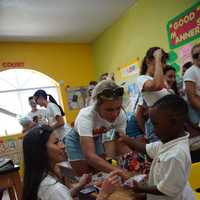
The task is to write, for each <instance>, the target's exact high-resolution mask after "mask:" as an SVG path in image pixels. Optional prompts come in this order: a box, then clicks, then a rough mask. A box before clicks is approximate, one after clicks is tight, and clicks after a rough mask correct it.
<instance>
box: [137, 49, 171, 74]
mask: <svg viewBox="0 0 200 200" xmlns="http://www.w3.org/2000/svg"><path fill="white" fill-rule="evenodd" d="M158 49H160V47H151V48H149V49H148V50H147V52H146V55H145V57H144V58H143V61H142V65H141V70H140V75H144V74H146V72H147V68H148V65H147V60H149V61H152V60H153V59H154V52H155V51H156V50H158ZM162 52H163V55H162V62H166V60H167V59H168V57H169V55H168V54H167V53H166V52H164V51H163V50H162Z"/></svg>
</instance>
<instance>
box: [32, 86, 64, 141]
mask: <svg viewBox="0 0 200 200" xmlns="http://www.w3.org/2000/svg"><path fill="white" fill-rule="evenodd" d="M33 96H34V99H35V101H36V103H37V104H38V105H40V106H44V107H45V108H46V117H47V120H48V125H49V126H51V127H52V128H53V129H56V130H57V132H59V134H60V136H61V138H63V137H64V135H65V132H66V128H65V122H64V118H63V116H64V115H65V113H64V111H63V109H62V107H61V106H60V105H58V103H57V102H56V100H55V99H54V98H53V97H52V96H51V95H50V94H47V93H46V92H45V91H44V90H37V91H36V92H35V94H34V95H33Z"/></svg>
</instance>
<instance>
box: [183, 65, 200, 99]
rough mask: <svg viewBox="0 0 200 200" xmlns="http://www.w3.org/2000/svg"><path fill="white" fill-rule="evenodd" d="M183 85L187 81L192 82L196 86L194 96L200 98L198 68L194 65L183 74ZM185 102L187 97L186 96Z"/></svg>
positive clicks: (199, 71)
mask: <svg viewBox="0 0 200 200" xmlns="http://www.w3.org/2000/svg"><path fill="white" fill-rule="evenodd" d="M183 79H184V83H185V82H187V81H191V82H194V83H195V84H196V94H197V95H198V96H200V67H197V66H196V65H192V67H190V68H189V69H188V70H187V71H186V72H185V74H184V77H183ZM186 101H188V99H187V95H186Z"/></svg>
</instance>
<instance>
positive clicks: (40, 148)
mask: <svg viewBox="0 0 200 200" xmlns="http://www.w3.org/2000/svg"><path fill="white" fill-rule="evenodd" d="M23 152H24V165H25V171H24V184H23V185H24V187H23V200H72V196H75V195H76V194H77V193H78V192H79V190H80V189H81V188H83V187H84V185H86V184H87V183H88V176H86V175H85V176H83V177H82V178H81V179H80V180H79V183H77V185H76V186H75V187H73V188H72V189H70V188H69V187H67V186H66V182H65V181H64V180H62V179H61V176H60V173H57V172H58V170H56V164H57V163H59V162H62V161H64V160H66V157H65V151H64V144H63V142H62V140H60V137H59V134H58V133H57V131H56V130H53V129H52V128H51V127H49V126H46V125H42V126H39V127H35V128H33V129H31V130H30V131H29V133H28V134H27V135H26V136H25V137H24V140H23ZM118 175H120V174H119V172H118V171H115V172H113V173H112V174H110V176H108V178H107V179H106V180H105V181H104V183H103V186H102V190H101V192H100V194H99V195H98V198H97V200H104V199H106V198H107V197H108V196H109V195H110V194H111V193H112V192H113V191H114V189H115V187H116V186H119V176H118Z"/></svg>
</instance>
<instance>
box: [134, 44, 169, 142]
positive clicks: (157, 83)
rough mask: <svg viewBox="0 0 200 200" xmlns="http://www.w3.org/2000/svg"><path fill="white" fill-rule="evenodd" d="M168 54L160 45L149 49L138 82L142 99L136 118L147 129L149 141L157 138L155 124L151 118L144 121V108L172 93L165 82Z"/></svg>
mask: <svg viewBox="0 0 200 200" xmlns="http://www.w3.org/2000/svg"><path fill="white" fill-rule="evenodd" d="M167 58H168V54H167V53H166V52H164V50H162V49H161V48H159V47H152V48H150V49H148V51H147V52H146V55H145V57H144V60H143V62H142V66H141V72H140V76H139V77H138V78H137V81H136V84H137V86H138V88H139V90H140V100H139V103H138V107H137V111H136V119H137V122H138V124H139V125H140V126H141V127H140V128H141V130H145V132H146V134H147V139H148V141H149V142H153V141H155V140H157V137H156V136H155V134H154V133H153V126H152V124H151V122H150V120H147V122H146V123H144V118H143V114H142V113H144V109H148V108H149V107H151V106H152V105H153V104H154V103H155V102H156V101H157V100H158V99H160V98H161V97H163V96H165V95H168V94H170V91H169V90H168V89H167V85H166V83H165V79H164V74H163V68H164V67H165V63H166V60H167Z"/></svg>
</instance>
